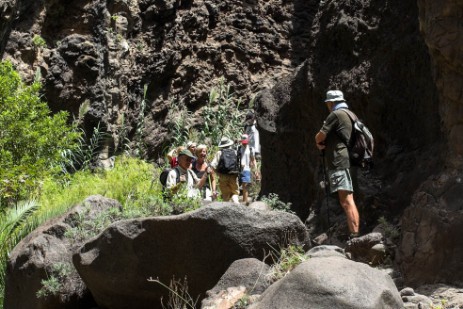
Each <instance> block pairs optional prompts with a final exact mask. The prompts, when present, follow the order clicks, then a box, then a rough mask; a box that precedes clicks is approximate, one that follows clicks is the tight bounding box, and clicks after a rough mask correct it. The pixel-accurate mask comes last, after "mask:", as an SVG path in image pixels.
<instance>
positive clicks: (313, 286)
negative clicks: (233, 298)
mask: <svg viewBox="0 0 463 309" xmlns="http://www.w3.org/2000/svg"><path fill="white" fill-rule="evenodd" d="M281 308H285V309H300V308H338V309H341V308H346V309H347V308H348V309H377V308H390V309H393V308H397V309H399V308H400V309H402V308H403V303H402V300H401V298H400V294H399V292H398V290H397V288H396V287H395V285H394V282H392V279H391V278H390V277H389V276H388V275H386V274H384V273H383V272H381V271H379V270H376V269H374V268H372V267H370V266H368V265H366V264H363V263H358V262H353V261H350V260H348V259H346V258H343V257H338V256H330V257H319V258H311V259H309V260H307V261H305V262H303V263H301V264H300V265H298V266H297V267H296V268H295V269H294V270H292V271H291V273H289V274H288V275H287V276H285V277H284V278H283V279H280V280H279V281H277V282H276V283H274V284H273V285H272V286H270V287H269V288H268V289H267V290H266V291H265V292H264V293H263V294H262V298H261V300H260V301H259V302H258V303H255V304H253V305H252V306H251V307H249V309H281Z"/></svg>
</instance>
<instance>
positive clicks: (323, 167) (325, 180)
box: [320, 149, 331, 227]
mask: <svg viewBox="0 0 463 309" xmlns="http://www.w3.org/2000/svg"><path fill="white" fill-rule="evenodd" d="M320 157H321V161H322V169H323V189H325V201H326V213H327V219H328V226H329V227H331V223H330V210H329V207H328V206H329V205H328V195H329V182H328V178H327V177H326V166H325V149H322V151H321V153H320Z"/></svg>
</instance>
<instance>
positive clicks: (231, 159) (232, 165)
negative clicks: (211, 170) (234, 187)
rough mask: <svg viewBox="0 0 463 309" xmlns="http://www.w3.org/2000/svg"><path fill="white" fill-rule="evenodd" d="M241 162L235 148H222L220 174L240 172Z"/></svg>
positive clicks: (218, 169)
mask: <svg viewBox="0 0 463 309" xmlns="http://www.w3.org/2000/svg"><path fill="white" fill-rule="evenodd" d="M239 167H240V164H239V163H238V156H237V154H236V150H234V149H222V154H221V155H220V159H219V163H218V164H217V171H218V172H219V173H220V174H231V175H233V174H239V172H240V169H239Z"/></svg>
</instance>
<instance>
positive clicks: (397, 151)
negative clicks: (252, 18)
mask: <svg viewBox="0 0 463 309" xmlns="http://www.w3.org/2000/svg"><path fill="white" fill-rule="evenodd" d="M398 20H400V21H401V22H400V23H399V24H398V23H397V21H398ZM311 26H312V27H311V34H310V36H311V44H310V45H309V46H308V48H307V54H306V56H307V60H306V61H305V62H304V64H303V65H302V66H300V67H298V68H297V69H296V70H295V72H294V74H292V75H291V76H288V77H287V78H284V79H282V80H281V81H280V82H279V83H278V84H277V85H275V87H273V88H272V89H270V90H266V91H262V92H261V93H260V94H259V96H258V98H257V99H256V110H257V113H258V125H259V129H260V130H261V139H262V177H263V181H262V192H261V194H268V193H271V192H273V193H277V194H278V195H279V196H280V197H281V198H282V199H283V200H284V201H291V202H292V203H293V209H294V210H295V211H296V212H297V213H298V215H299V216H300V217H301V218H306V217H307V215H308V213H309V210H310V206H311V205H312V203H313V202H314V201H315V200H317V197H318V196H320V195H321V196H322V195H323V192H321V193H320V192H318V187H319V186H318V182H319V181H320V179H318V177H319V175H318V170H319V168H318V166H319V162H320V155H319V153H318V150H317V148H316V147H315V145H314V136H315V134H316V133H317V132H318V130H319V129H320V127H321V126H322V122H323V120H324V118H325V117H326V116H327V114H328V111H327V109H326V107H325V104H324V103H323V102H324V98H325V93H326V91H327V90H328V89H332V88H335V89H340V90H342V91H344V94H345V98H346V99H347V102H348V104H349V105H350V107H351V108H352V110H353V111H354V112H355V113H356V114H357V115H358V116H359V118H360V119H362V120H364V122H365V123H366V124H367V126H368V127H369V128H370V130H371V131H372V133H373V135H374V136H375V140H376V148H375V149H376V153H375V156H376V157H375V162H376V164H375V168H374V170H373V171H370V172H369V173H360V175H359V187H360V190H358V191H357V193H356V197H357V203H358V206H359V208H360V212H361V216H362V218H363V219H365V218H368V217H369V218H370V219H369V220H372V221H371V222H366V223H367V224H368V225H370V224H372V223H374V222H376V219H377V218H378V216H379V215H380V214H381V213H384V212H386V211H387V212H390V211H393V212H395V213H400V212H401V211H402V210H403V209H404V208H405V207H406V206H408V205H409V203H410V197H411V195H412V194H413V192H414V191H415V190H416V189H417V188H418V186H419V184H420V183H421V181H423V179H426V177H428V176H429V175H431V174H432V173H434V172H436V171H437V170H438V169H439V168H440V162H442V161H441V152H440V150H442V149H443V148H442V146H445V145H444V144H443V143H442V142H441V141H442V138H441V132H440V127H439V124H440V121H441V119H440V116H439V105H438V96H437V89H436V87H435V85H434V83H433V76H432V70H431V61H430V56H429V53H428V50H427V48H426V45H425V44H424V41H423V39H422V38H421V37H420V34H419V25H418V8H417V6H416V4H415V3H413V2H410V1H408V2H400V3H398V4H394V5H392V4H390V3H385V2H373V1H366V0H365V1H342V2H339V1H338V2H336V1H324V2H320V6H319V8H318V12H317V14H316V15H315V17H314V19H313V23H312V25H311ZM411 117H412V118H411ZM412 119H413V120H412ZM434 149H435V150H434ZM429 157H432V158H434V160H428V158H429Z"/></svg>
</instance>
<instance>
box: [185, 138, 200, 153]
mask: <svg viewBox="0 0 463 309" xmlns="http://www.w3.org/2000/svg"><path fill="white" fill-rule="evenodd" d="M196 146H197V145H196V143H195V142H192V141H189V142H188V143H186V148H187V149H188V150H189V151H190V152H191V153H196Z"/></svg>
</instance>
